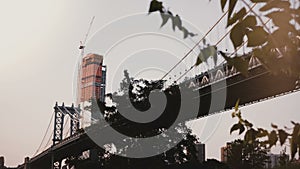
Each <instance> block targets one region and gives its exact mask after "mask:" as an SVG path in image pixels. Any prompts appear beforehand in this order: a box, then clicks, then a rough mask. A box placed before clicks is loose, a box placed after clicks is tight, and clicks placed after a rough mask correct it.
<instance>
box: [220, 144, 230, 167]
mask: <svg viewBox="0 0 300 169" xmlns="http://www.w3.org/2000/svg"><path fill="white" fill-rule="evenodd" d="M230 146H231V143H227V144H226V146H225V147H221V162H224V163H226V162H227V161H228V152H229V149H230Z"/></svg>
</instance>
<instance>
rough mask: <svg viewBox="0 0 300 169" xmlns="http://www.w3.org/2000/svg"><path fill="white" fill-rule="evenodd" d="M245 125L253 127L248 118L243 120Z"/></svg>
mask: <svg viewBox="0 0 300 169" xmlns="http://www.w3.org/2000/svg"><path fill="white" fill-rule="evenodd" d="M244 123H245V126H247V127H250V128H252V127H253V124H252V123H250V122H249V121H248V120H245V122H244Z"/></svg>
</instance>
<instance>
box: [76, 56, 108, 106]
mask: <svg viewBox="0 0 300 169" xmlns="http://www.w3.org/2000/svg"><path fill="white" fill-rule="evenodd" d="M79 79H80V80H81V82H80V83H81V84H80V91H79V100H80V101H79V102H81V103H82V102H86V101H90V100H91V98H96V99H100V100H101V101H104V98H105V85H106V66H105V65H103V56H101V55H98V54H88V55H86V56H85V57H84V58H83V59H82V64H81V77H80V78H79Z"/></svg>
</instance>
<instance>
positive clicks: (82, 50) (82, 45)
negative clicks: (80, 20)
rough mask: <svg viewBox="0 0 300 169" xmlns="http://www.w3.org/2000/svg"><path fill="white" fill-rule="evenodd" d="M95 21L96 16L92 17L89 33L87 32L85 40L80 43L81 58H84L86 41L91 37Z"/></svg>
mask: <svg viewBox="0 0 300 169" xmlns="http://www.w3.org/2000/svg"><path fill="white" fill-rule="evenodd" d="M94 19H95V16H93V17H92V20H91V22H90V25H89V28H88V31H87V32H86V34H85V37H84V39H83V41H80V46H79V50H81V56H82V57H83V55H84V48H85V43H86V40H87V38H88V36H89V33H90V31H91V28H92V25H93V22H94Z"/></svg>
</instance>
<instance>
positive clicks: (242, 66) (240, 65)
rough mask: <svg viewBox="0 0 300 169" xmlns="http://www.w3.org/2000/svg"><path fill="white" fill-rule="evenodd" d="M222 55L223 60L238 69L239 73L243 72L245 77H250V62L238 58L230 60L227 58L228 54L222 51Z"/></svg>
mask: <svg viewBox="0 0 300 169" xmlns="http://www.w3.org/2000/svg"><path fill="white" fill-rule="evenodd" d="M220 54H221V55H222V56H223V58H224V59H225V60H226V61H227V63H228V64H229V65H231V66H234V67H235V68H236V69H237V71H239V72H241V73H242V74H243V75H244V76H248V66H249V63H248V62H249V61H247V60H245V59H243V58H241V57H237V56H236V57H234V58H230V57H228V56H226V54H225V53H224V52H222V51H220Z"/></svg>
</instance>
